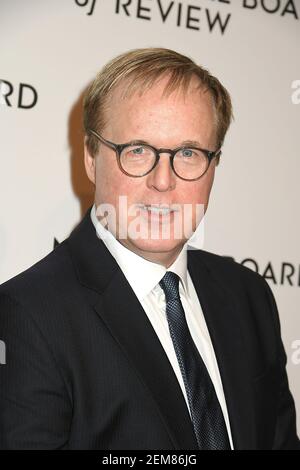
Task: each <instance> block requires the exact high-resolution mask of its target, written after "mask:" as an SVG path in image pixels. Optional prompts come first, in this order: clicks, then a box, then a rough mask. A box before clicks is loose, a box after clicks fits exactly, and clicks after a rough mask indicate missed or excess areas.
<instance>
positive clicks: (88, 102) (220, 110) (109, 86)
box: [83, 48, 232, 156]
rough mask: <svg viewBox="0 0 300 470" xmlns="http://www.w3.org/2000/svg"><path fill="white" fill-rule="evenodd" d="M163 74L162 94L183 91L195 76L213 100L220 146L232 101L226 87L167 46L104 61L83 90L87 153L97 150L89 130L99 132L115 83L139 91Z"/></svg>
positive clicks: (95, 142) (132, 91)
mask: <svg viewBox="0 0 300 470" xmlns="http://www.w3.org/2000/svg"><path fill="white" fill-rule="evenodd" d="M164 76H168V77H169V80H168V82H167V85H166V87H165V90H164V94H170V93H171V92H172V91H174V90H176V89H178V88H182V89H183V91H184V92H186V90H187V89H188V86H189V84H190V81H191V79H192V78H193V77H195V76H196V77H197V78H198V79H199V85H200V86H201V87H202V88H204V89H205V90H207V91H208V92H209V93H210V94H211V97H212V99H213V103H214V107H215V111H216V120H217V123H216V137H217V146H218V148H220V147H221V146H222V144H223V141H224V138H225V135H226V132H227V130H228V128H229V125H230V122H231V120H232V104H231V99H230V95H229V93H228V91H227V90H226V88H225V87H224V86H223V85H222V84H221V83H220V82H219V80H218V79H217V78H216V77H214V76H213V75H211V74H210V73H209V71H208V70H206V69H205V68H203V67H201V66H199V65H197V64H195V62H193V61H192V60H191V59H190V58H189V57H186V56H184V55H182V54H179V53H178V52H175V51H173V50H171V49H164V48H144V49H134V50H131V51H129V52H125V53H124V54H121V55H119V56H117V57H116V58H114V59H113V60H111V61H110V62H108V63H107V64H106V65H105V66H104V67H103V69H102V70H100V72H99V73H98V74H97V76H96V78H95V80H94V81H93V82H92V84H91V85H90V86H89V88H88V90H87V92H86V95H85V98H84V104H83V108H84V109H83V123H84V129H85V133H86V136H87V137H86V145H87V148H88V150H89V152H90V154H91V155H93V156H94V155H96V153H97V152H98V146H99V141H98V140H97V138H96V137H95V136H93V134H91V133H90V132H89V129H93V130H96V131H98V132H101V130H102V129H103V128H104V127H105V114H106V113H105V111H106V110H107V108H108V104H109V98H110V97H111V95H112V93H113V91H114V90H115V88H116V87H117V85H119V84H120V83H121V82H125V81H126V90H124V93H125V95H126V96H128V94H130V93H134V92H135V91H136V90H137V89H138V90H139V92H140V93H143V92H144V91H145V90H147V89H149V88H151V86H152V85H153V84H154V83H155V82H157V81H158V80H159V79H161V78H162V77H164Z"/></svg>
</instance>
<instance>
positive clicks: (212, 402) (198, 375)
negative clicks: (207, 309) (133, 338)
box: [159, 271, 230, 450]
mask: <svg viewBox="0 0 300 470" xmlns="http://www.w3.org/2000/svg"><path fill="white" fill-rule="evenodd" d="M159 285H160V286H161V288H162V289H163V290H164V293H165V296H166V315H167V320H168V324H169V330H170V335H171V338H172V341H173V346H174V349H175V352H176V356H177V360H178V363H179V366H180V370H181V374H182V377H183V382H184V386H185V389H186V393H187V398H188V403H189V406H190V412H191V418H192V423H193V427H194V431H195V435H196V438H197V442H198V446H199V448H200V449H203V450H204V449H206V450H208V449H211V450H226V449H230V444H229V439H228V434H227V430H226V425H225V421H224V416H223V413H222V410H221V407H220V404H219V401H218V398H217V395H216V392H215V389H214V386H213V383H212V381H211V379H210V376H209V373H208V371H207V369H206V367H205V364H204V362H203V360H202V358H201V355H200V354H199V351H198V349H197V348H196V346H195V343H194V341H193V338H192V336H191V333H190V331H189V327H188V324H187V321H186V318H185V313H184V309H183V306H182V303H181V300H180V296H179V288H178V285H179V277H178V276H177V274H175V273H172V272H170V271H167V272H166V274H165V275H164V277H163V278H162V280H161V281H160V283H159Z"/></svg>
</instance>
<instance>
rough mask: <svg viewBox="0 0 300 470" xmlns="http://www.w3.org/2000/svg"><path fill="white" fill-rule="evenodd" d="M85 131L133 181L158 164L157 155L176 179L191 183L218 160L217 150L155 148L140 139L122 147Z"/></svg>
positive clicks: (219, 153)
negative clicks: (112, 154) (113, 154)
mask: <svg viewBox="0 0 300 470" xmlns="http://www.w3.org/2000/svg"><path fill="white" fill-rule="evenodd" d="M88 131H89V132H90V133H91V134H93V135H94V136H95V137H97V139H99V140H100V142H102V143H103V144H105V145H107V146H108V147H110V148H111V149H113V150H114V151H115V152H116V156H117V161H118V165H119V168H120V170H121V171H122V172H123V173H125V174H126V175H127V176H131V177H133V178H139V177H141V176H146V175H148V174H149V173H150V172H151V171H152V170H153V169H154V168H155V167H156V165H157V164H158V162H159V159H160V154H161V153H168V154H169V155H170V164H171V168H172V170H173V171H174V173H175V174H176V176H178V178H180V179H182V180H185V181H195V180H198V179H199V178H201V177H202V176H203V175H204V174H205V173H206V172H207V170H208V168H209V165H210V163H211V161H212V159H213V158H217V159H218V160H219V158H220V155H221V149H218V150H216V151H215V152H213V151H210V150H205V149H202V148H198V147H193V146H191V147H190V146H184V147H178V148H175V149H165V148H159V149H157V148H155V147H153V146H152V145H150V144H148V143H147V142H143V141H141V140H134V141H132V142H128V143H126V144H114V143H113V142H110V141H109V140H106V139H104V137H102V136H101V135H100V134H98V133H97V132H96V131H94V130H92V129H89V130H88Z"/></svg>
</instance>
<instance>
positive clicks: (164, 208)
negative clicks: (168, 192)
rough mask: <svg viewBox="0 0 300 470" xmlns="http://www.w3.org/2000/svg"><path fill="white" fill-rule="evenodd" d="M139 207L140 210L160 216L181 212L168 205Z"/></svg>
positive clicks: (143, 205)
mask: <svg viewBox="0 0 300 470" xmlns="http://www.w3.org/2000/svg"><path fill="white" fill-rule="evenodd" d="M137 206H138V208H139V209H142V210H144V211H148V212H150V213H152V214H159V215H168V214H171V213H172V212H178V210H179V209H178V207H175V206H174V205H173V206H172V205H168V204H138V205H137Z"/></svg>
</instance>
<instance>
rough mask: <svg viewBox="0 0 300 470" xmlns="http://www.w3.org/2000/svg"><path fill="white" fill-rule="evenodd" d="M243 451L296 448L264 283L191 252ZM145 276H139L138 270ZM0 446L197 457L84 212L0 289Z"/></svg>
mask: <svg viewBox="0 0 300 470" xmlns="http://www.w3.org/2000/svg"><path fill="white" fill-rule="evenodd" d="M188 269H189V272H190V274H191V277H192V279H193V283H194V285H195V288H196V291H197V293H198V296H199V299H200V302H201V305H202V308H203V312H204V315H205V318H206V322H207V325H208V328H209V331H210V335H211V338H212V342H213V346H214V349H215V353H216V357H217V361H218V365H219V369H220V373H221V377H222V381H223V387H224V393H225V398H226V402H227V407H228V413H229V419H230V424H231V430H232V436H233V442H234V447H235V448H236V449H272V448H274V449H285V448H296V447H297V446H298V438H297V436H296V429H295V409H294V403H293V399H292V397H291V394H290V392H289V388H288V383H287V376H286V372H285V361H286V356H285V353H284V350H283V347H282V342H281V339H280V328H279V321H278V314H277V309H276V305H275V302H274V298H273V296H272V294H271V291H270V289H269V287H268V285H267V283H266V282H265V281H264V280H263V278H261V277H260V276H259V275H257V274H255V273H253V272H252V271H250V270H249V269H247V268H244V267H242V266H240V265H239V264H237V263H234V262H233V261H230V260H227V259H224V258H222V257H220V256H217V255H213V254H210V253H207V252H204V251H189V253H188ZM141 275H142V273H141ZM0 339H1V340H3V341H4V342H5V344H6V348H7V349H6V354H7V361H6V362H7V363H6V364H5V365H0V448H1V449H16V448H17V449H25V448H26V449H29V448H34V449H107V450H108V449H146V450H148V449H168V450H171V449H197V443H196V439H195V436H194V433H193V428H192V424H191V421H190V418H189V413H188V409H187V407H186V403H185V400H184V397H183V395H182V392H181V389H180V386H179V384H178V382H177V379H176V376H175V374H174V372H173V369H172V367H171V365H170V363H169V360H168V358H167V356H166V353H165V352H164V349H163V348H162V346H161V344H160V341H159V339H158V337H157V336H156V334H155V331H154V330H153V328H152V325H151V323H150V322H149V320H148V318H147V315H146V314H145V312H144V311H143V309H142V307H141V305H140V303H139V302H138V300H137V298H136V296H135V295H134V292H133V291H132V289H131V287H130V286H129V284H128V282H127V280H126V278H125V277H124V275H123V273H122V272H121V270H120V269H119V267H118V265H117V264H116V262H115V260H114V259H113V257H112V256H111V254H110V253H109V251H108V250H107V249H106V247H105V246H104V244H103V243H102V242H101V241H100V240H99V239H98V238H97V236H96V232H95V229H94V226H93V225H92V222H91V220H90V215H89V211H88V212H87V214H86V216H85V217H84V219H83V221H82V222H81V223H80V224H79V225H78V226H77V227H76V229H75V230H74V231H73V232H72V234H71V235H70V237H69V238H67V239H66V240H65V241H64V242H62V243H61V244H59V245H58V246H57V247H56V248H55V249H54V251H53V252H52V253H50V254H49V255H48V256H47V257H46V258H44V259H43V260H41V261H40V262H38V263H37V264H35V265H34V266H32V267H31V268H29V269H28V270H27V271H25V272H24V273H22V274H20V275H18V276H16V277H14V278H13V279H11V280H9V281H7V282H6V283H4V284H2V286H0Z"/></svg>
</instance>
